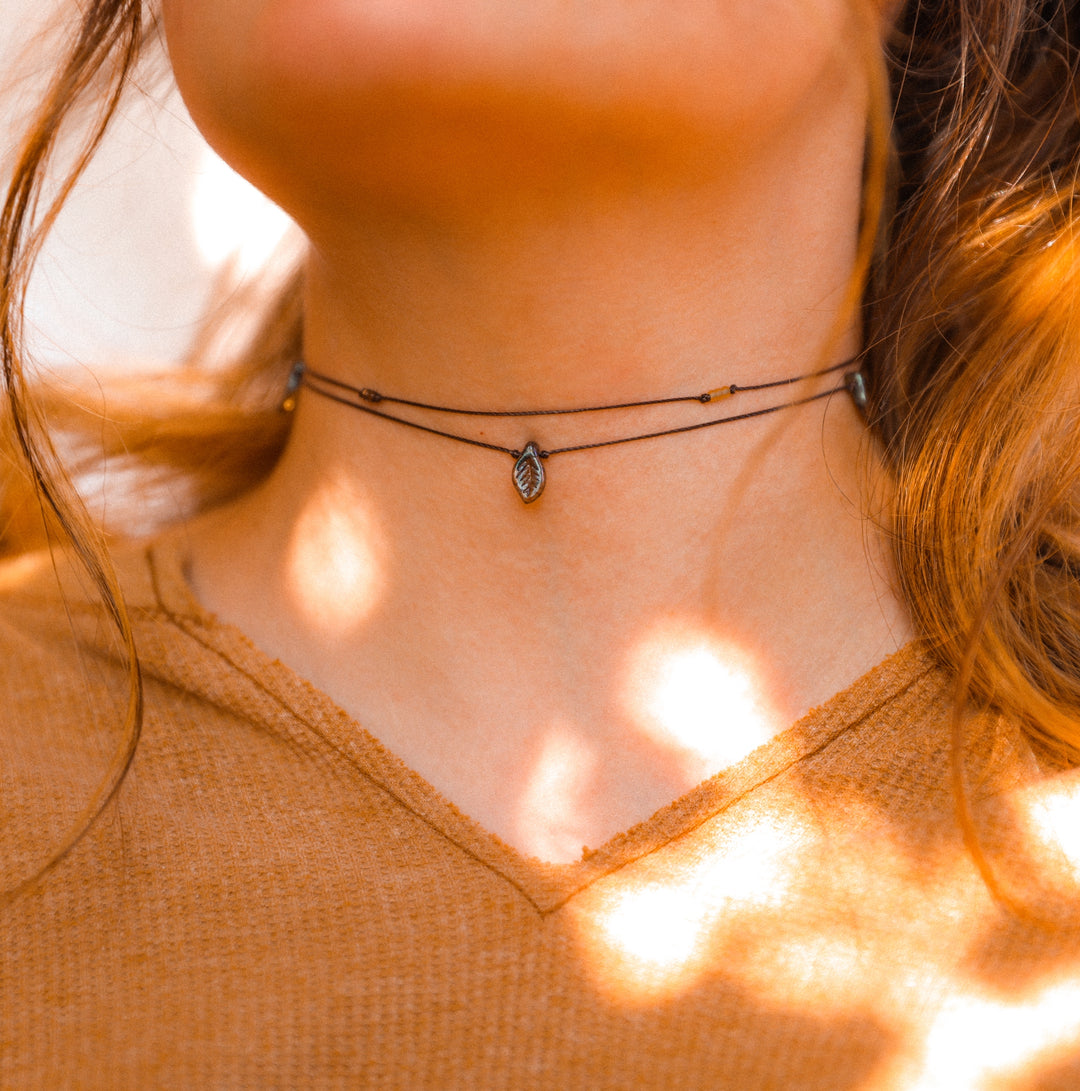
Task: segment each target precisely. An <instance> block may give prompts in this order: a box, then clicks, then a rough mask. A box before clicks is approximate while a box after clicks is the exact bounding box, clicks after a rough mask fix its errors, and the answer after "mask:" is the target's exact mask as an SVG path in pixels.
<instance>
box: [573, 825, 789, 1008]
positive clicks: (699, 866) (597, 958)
mask: <svg viewBox="0 0 1080 1091" xmlns="http://www.w3.org/2000/svg"><path fill="white" fill-rule="evenodd" d="M801 842H802V838H801V836H800V834H799V833H798V829H797V827H796V826H790V827H789V826H783V827H781V826H776V825H768V824H760V825H751V826H750V827H749V828H746V829H743V830H740V831H739V836H738V837H736V838H734V839H733V841H732V844H733V845H734V846H736V847H734V848H731V849H729V850H728V851H726V852H725V851H723V849H719V850H718V851H717V852H715V853H709V854H706V855H705V856H704V858H703V859H700V858H695V859H694V860H693V861H688V862H684V863H681V864H679V865H677V866H675V867H674V868H673V869H672V870H671V872H670V873H669V874H668V875H667V876H665V877H664V878H663V879H658V878H655V877H650V878H648V879H644V880H643V881H641V882H640V883H637V884H631V885H619V886H617V887H616V888H615V889H614V890H612V891H611V892H610V894H609V895H608V901H607V904H606V905H604V906H602V907H601V908H600V909H599V911H598V912H597V915H596V924H595V926H593V928H592V931H591V933H590V935H589V936H588V937H587V940H588V943H589V946H590V948H591V951H590V954H591V963H592V968H593V970H594V972H595V973H596V975H597V977H598V979H599V981H600V983H601V984H602V985H603V987H604V989H605V991H607V992H609V993H611V994H612V995H613V996H614V997H616V998H617V999H619V1000H621V1001H625V1002H630V1003H634V1002H647V1001H651V1000H654V999H657V998H661V997H664V996H670V995H673V994H675V993H678V992H681V991H684V990H686V989H689V988H691V987H692V986H693V985H694V983H695V982H696V981H697V980H699V979H700V978H701V976H702V975H704V974H707V973H710V972H712V971H714V970H715V968H716V958H715V949H716V945H717V943H719V942H721V941H722V940H723V938H724V937H725V936H726V935H727V933H728V932H729V931H730V929H731V927H733V926H738V924H739V922H741V923H742V924H745V921H746V915H747V914H754V913H758V912H761V911H763V910H764V909H766V908H768V907H769V906H771V905H775V904H778V903H780V902H782V901H783V900H784V899H785V897H786V896H787V894H788V891H789V888H790V885H791V881H792V879H793V878H794V876H795V874H796V872H797V870H798V868H799V866H800V865H799V852H798V847H799V845H800V844H801Z"/></svg>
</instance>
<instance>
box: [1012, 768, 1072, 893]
mask: <svg viewBox="0 0 1080 1091" xmlns="http://www.w3.org/2000/svg"><path fill="white" fill-rule="evenodd" d="M1025 811H1026V819H1027V823H1028V825H1029V827H1030V833H1031V835H1032V837H1033V838H1034V839H1035V840H1036V842H1039V843H1041V844H1042V845H1044V846H1045V847H1047V848H1052V849H1056V850H1057V852H1059V853H1061V855H1062V856H1064V857H1065V859H1066V861H1067V862H1068V864H1069V867H1070V868H1071V870H1072V875H1071V879H1072V881H1073V882H1074V883H1080V784H1072V783H1070V784H1068V785H1067V786H1062V785H1059V784H1055V783H1051V784H1049V785H1046V786H1044V788H1043V790H1042V791H1040V792H1038V793H1035V798H1034V799H1033V800H1032V801H1031V802H1030V803H1029V804H1028V805H1027V806H1026V808H1025Z"/></svg>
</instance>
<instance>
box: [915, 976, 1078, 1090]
mask: <svg viewBox="0 0 1080 1091" xmlns="http://www.w3.org/2000/svg"><path fill="white" fill-rule="evenodd" d="M1078 1035H1080V981H1077V980H1071V981H1066V982H1060V983H1058V984H1056V985H1052V986H1049V987H1047V988H1044V989H1042V990H1040V991H1039V992H1037V993H1036V994H1035V995H1034V996H1032V997H1030V998H1029V999H1027V1000H1024V1001H1020V1002H1011V1003H1010V1002H1002V1001H1000V1000H997V999H989V998H983V997H977V996H954V997H952V998H950V999H949V1000H948V1001H947V1002H946V1004H945V1005H944V1006H943V1007H942V1009H941V1011H940V1012H939V1013H938V1014H937V1016H936V1018H935V1019H934V1023H933V1026H932V1027H931V1030H930V1033H929V1034H928V1035H927V1038H926V1051H925V1055H924V1058H923V1064H922V1070H921V1072H920V1073H919V1074H918V1076H917V1077H916V1078H915V1079H913V1080H911V1081H910V1082H907V1081H905V1083H904V1087H905V1088H907V1089H909V1091H982V1089H984V1088H991V1087H999V1086H1005V1087H1008V1086H1013V1084H1012V1083H1011V1081H1012V1080H1013V1079H1023V1078H1024V1077H1028V1078H1030V1076H1031V1075H1032V1069H1033V1067H1034V1066H1035V1065H1039V1066H1043V1065H1053V1064H1054V1062H1055V1061H1057V1060H1059V1059H1064V1056H1065V1055H1066V1054H1067V1052H1068V1051H1070V1050H1075V1047H1076V1040H1077V1036H1078ZM1059 1053H1060V1054H1062V1056H1061V1057H1058V1056H1057V1054H1059ZM1021 1086H1025V1087H1026V1086H1029V1084H1028V1083H1027V1082H1026V1081H1025V1082H1023V1083H1022V1084H1021Z"/></svg>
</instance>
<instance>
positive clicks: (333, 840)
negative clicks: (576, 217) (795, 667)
mask: <svg viewBox="0 0 1080 1091" xmlns="http://www.w3.org/2000/svg"><path fill="white" fill-rule="evenodd" d="M178 552H179V551H178V549H177V547H176V545H175V544H172V543H171V542H170V540H169V539H165V540H163V541H162V542H159V543H158V544H156V545H155V546H153V547H151V548H149V549H143V548H138V549H132V550H129V551H128V554H127V556H126V558H122V570H123V580H124V582H125V584H126V587H127V595H128V600H129V603H130V606H131V608H132V611H133V614H134V619H135V628H136V635H137V639H138V644H139V649H140V653H141V657H142V662H143V669H144V673H145V679H146V702H147V703H146V719H145V728H144V731H143V735H142V739H141V741H140V743H139V746H138V750H137V753H136V757H135V760H134V763H133V765H132V767H131V770H130V772H129V774H128V775H127V777H126V779H125V780H124V781H123V785H122V788H121V790H120V793H119V795H118V797H117V799H116V800H115V801H114V802H113V803H112V804H110V805H109V806H108V807H107V808H106V810H105V812H104V813H103V814H102V816H101V817H100V819H99V820H98V821H97V822H96V823H95V824H94V825H93V826H92V828H91V829H90V831H89V833H88V835H87V836H86V837H85V838H84V839H83V840H82V841H81V842H80V843H79V845H78V846H77V848H76V849H75V850H74V851H73V852H72V853H71V854H70V856H69V857H67V858H66V859H65V860H64V861H63V862H62V863H61V864H60V865H59V866H58V867H56V868H55V869H54V870H53V871H52V872H50V873H49V874H48V875H47V876H46V877H45V878H44V879H43V880H42V881H41V882H39V883H38V884H37V885H35V886H33V887H32V888H31V889H29V890H28V891H26V892H25V893H23V894H22V895H21V896H20V897H19V898H18V899H17V900H15V901H14V903H12V904H7V905H5V906H3V907H2V908H0V1087H3V1088H5V1089H9V1088H23V1087H47V1088H68V1087H70V1088H109V1089H124V1088H139V1089H147V1088H157V1087H163V1088H264V1087H265V1088H271V1087H280V1088H336V1087H379V1088H409V1089H414V1088H415V1089H425V1088H439V1089H449V1088H512V1089H515V1091H526V1089H530V1088H545V1089H551V1088H588V1089H591V1091H600V1089H605V1088H708V1089H717V1091H724V1089H732V1091H736V1089H737V1091H757V1089H764V1088H777V1089H793V1091H811V1089H815V1088H820V1089H828V1091H845V1089H856V1088H857V1089H866V1091H871V1089H874V1091H877V1089H929V1088H940V1089H942V1091H964V1089H968V1088H983V1087H985V1088H988V1089H989V1088H993V1089H995V1091H1003V1089H1012V1088H1039V1089H1051V1088H1061V1089H1066V1088H1077V1087H1080V919H1078V914H1077V907H1078V906H1080V886H1078V879H1077V876H1078V869H1080V790H1078V789H1077V777H1076V775H1075V774H1073V773H1069V772H1055V771H1053V770H1049V769H1047V768H1044V767H1042V766H1040V764H1039V763H1038V762H1037V761H1036V759H1035V758H1034V756H1033V755H1032V753H1031V752H1030V750H1029V749H1028V748H1027V747H1026V745H1025V743H1024V741H1023V739H1022V737H1021V736H1020V734H1019V733H1018V732H1017V731H1016V730H1015V729H1014V728H1013V727H1012V726H1011V725H1010V724H1009V723H1006V722H1003V721H1002V720H1001V719H1000V718H999V717H995V716H990V715H985V716H983V717H982V718H980V719H977V720H974V721H972V723H971V724H970V725H969V727H968V731H967V743H966V748H965V749H966V754H965V760H964V774H965V778H966V781H967V784H968V786H969V791H970V797H971V799H972V801H973V816H974V820H975V824H976V827H977V829H978V832H979V838H980V843H981V845H982V847H983V851H984V852H985V854H986V858H987V861H988V864H989V865H990V867H991V868H992V870H993V872H994V873H995V875H996V876H997V879H998V882H999V883H1000V884H1001V886H1002V888H1003V889H1004V890H1005V891H1006V892H1007V893H1009V894H1010V895H1011V896H1013V897H1014V898H1015V899H1016V900H1017V901H1019V902H1020V903H1021V904H1022V905H1023V906H1024V907H1025V909H1024V912H1025V913H1026V914H1027V916H1025V915H1024V914H1023V913H1020V914H1017V913H1010V912H1008V911H1006V910H1005V909H1003V908H1001V906H1000V903H998V902H996V901H995V900H994V898H993V897H991V895H990V894H989V893H988V891H987V887H986V884H985V883H984V881H983V879H982V878H981V876H980V874H979V872H978V870H977V868H976V866H975V864H974V863H973V857H972V854H971V852H970V851H969V850H968V848H966V847H965V844H964V841H963V837H962V834H961V831H960V827H959V826H958V823H957V820H956V818H955V813H954V812H955V809H954V803H953V795H952V790H951V787H950V781H949V777H950V757H949V709H950V696H949V685H948V680H947V678H945V677H944V676H943V674H942V673H941V672H940V670H939V669H938V668H937V667H936V666H935V665H934V663H933V662H932V660H931V659H930V657H929V656H928V655H927V654H926V653H925V651H924V650H923V649H921V648H920V647H919V645H917V644H915V645H911V646H909V647H907V648H905V649H904V650H903V651H901V652H900V653H898V654H897V655H896V656H894V657H893V658H891V659H890V660H888V661H887V662H885V663H884V664H882V665H881V666H879V667H878V668H877V669H875V670H874V671H872V672H871V673H870V674H868V675H867V676H865V677H864V678H862V679H860V680H859V681H858V682H856V683H855V684H854V685H853V686H851V687H850V688H849V689H848V690H846V691H845V692H843V693H841V694H839V695H837V696H836V697H835V698H833V699H832V700H831V701H829V702H828V703H826V704H825V705H824V706H822V707H821V708H818V709H816V710H814V711H813V712H812V713H810V714H809V715H808V716H806V717H805V718H804V719H803V720H801V721H800V722H799V723H797V724H795V725H794V726H793V727H791V728H790V729H789V730H787V731H786V732H784V733H783V734H781V735H779V736H778V737H776V738H775V739H773V740H772V741H771V742H769V743H768V744H766V745H765V746H763V747H761V748H760V749H759V750H757V751H756V752H754V753H753V754H751V755H750V756H749V757H747V758H746V759H745V760H743V761H741V762H739V763H738V764H736V765H735V766H733V767H731V768H730V769H727V770H725V771H723V772H721V773H720V774H718V775H717V776H715V777H713V778H711V779H710V780H708V781H706V782H705V783H703V784H702V785H700V786H699V787H698V788H696V789H694V790H693V791H691V792H690V793H688V794H687V795H686V796H684V797H683V798H681V799H679V800H677V801H675V802H673V803H672V804H671V805H670V806H669V807H667V808H665V809H664V810H662V811H660V812H659V813H658V814H656V815H655V816H653V817H652V818H651V819H649V820H648V821H646V822H643V823H642V824H640V825H639V826H637V827H635V828H633V829H632V830H630V831H628V832H626V833H625V834H622V835H620V836H618V837H616V838H614V839H613V840H612V841H610V842H609V843H608V844H606V845H604V846H603V847H602V848H600V849H599V850H597V851H594V852H591V853H588V854H587V855H585V856H583V858H582V859H581V860H580V861H579V862H575V863H573V864H566V865H554V864H546V863H542V862H539V861H536V860H533V859H530V858H527V857H525V856H523V855H522V854H520V853H518V852H515V851H514V850H512V849H511V848H509V847H508V846H506V845H504V844H502V843H501V842H499V841H498V840H497V839H496V838H495V837H493V836H492V835H491V834H490V833H488V832H487V831H485V830H484V829H482V828H480V827H479V826H478V825H477V824H475V823H474V822H472V821H471V820H470V819H469V818H468V817H466V816H465V815H463V814H461V813H460V812H458V811H457V810H456V809H455V808H454V807H453V806H452V805H451V804H450V803H449V802H447V801H446V800H444V799H443V798H441V797H440V796H439V795H438V793H436V792H435V791H434V790H433V789H432V788H431V787H430V786H429V785H428V784H427V783H425V782H424V781H423V780H422V778H420V777H419V776H418V775H416V774H415V773H414V772H412V771H411V770H410V769H409V768H407V767H405V765H404V764H403V763H402V762H400V761H399V760H398V759H397V758H395V756H394V755H393V754H392V753H389V752H388V751H387V750H386V749H385V748H383V747H382V746H381V745H380V744H379V742H378V741H377V740H376V738H374V737H373V736H372V735H370V734H368V733H367V732H366V731H365V730H363V729H362V728H361V727H360V726H359V725H357V724H356V723H354V722H352V721H351V720H350V719H349V717H348V716H346V715H345V714H344V713H343V712H342V711H341V710H340V709H338V708H337V707H335V705H334V704H333V703H332V702H331V701H330V700H329V699H328V698H327V697H326V696H325V695H323V694H321V693H319V692H317V691H316V690H314V689H313V688H312V687H311V686H309V685H308V684H307V683H305V682H304V681H303V680H302V679H300V678H298V677H296V676H295V675H294V674H292V673H291V672H290V671H289V670H288V669H286V668H285V667H283V666H282V665H280V664H278V663H274V662H271V661H269V660H268V659H267V658H266V657H265V656H264V655H263V654H261V653H260V652H259V651H258V650H257V649H256V648H254V647H253V646H252V645H251V644H250V643H249V642H248V641H247V640H246V639H245V638H244V637H243V636H242V635H241V634H239V633H238V632H236V631H235V630H233V629H231V628H230V627H228V626H225V625H221V624H219V623H217V622H216V621H215V620H214V619H213V618H212V617H210V616H208V615H207V614H206V613H205V612H204V611H203V610H201V609H200V607H199V606H198V604H197V603H196V602H195V601H194V600H193V599H192V597H191V595H190V593H189V591H188V590H187V587H186V584H185V581H184V579H183V576H182V567H181V563H180V558H179V555H178ZM0 580H2V583H3V592H2V595H0V599H2V602H3V605H2V607H0V679H2V683H0V684H2V686H3V689H2V693H3V705H2V708H0V727H2V733H0V763H2V764H0V865H2V878H3V882H4V885H5V888H8V887H11V886H13V885H14V884H16V883H18V882H19V880H20V879H23V878H25V877H26V876H27V875H32V874H33V873H34V872H35V871H36V869H38V868H39V867H40V865H41V864H42V862H43V861H44V859H45V858H46V857H47V855H48V853H49V852H50V849H51V848H52V847H54V846H55V845H56V844H57V843H58V842H59V840H60V839H61V838H62V837H63V836H64V834H65V832H66V831H67V830H68V829H69V828H70V826H71V824H72V822H73V821H75V819H76V818H77V816H78V814H79V813H80V811H81V810H82V809H83V808H84V807H85V806H86V804H87V802H88V801H89V800H90V798H91V797H92V795H93V793H94V792H95V791H96V790H98V789H99V787H100V785H101V783H102V781H103V779H104V777H105V774H106V771H107V769H108V768H109V763H110V762H111V761H112V759H113V757H114V755H115V753H116V750H117V747H118V746H119V745H120V743H121V726H122V724H123V720H124V709H125V701H126V693H125V688H124V677H123V673H122V664H121V661H120V660H119V659H118V658H117V657H116V655H115V652H114V647H113V645H114V641H113V637H112V635H111V632H110V627H109V624H108V623H107V620H106V618H105V616H104V613H103V611H102V609H101V607H100V606H99V605H96V604H95V602H94V600H93V596H90V595H86V594H83V593H82V592H80V590H79V588H78V587H76V586H75V585H74V583H73V582H72V581H71V580H67V583H68V586H67V591H66V596H65V598H66V605H65V598H62V597H61V596H60V594H59V593H58V591H57V590H56V577H55V574H54V572H53V570H52V567H51V566H50V564H49V563H48V562H41V561H32V560H31V561H25V560H24V561H20V562H17V563H15V564H13V565H11V566H9V567H8V568H7V569H6V570H4V571H3V572H2V574H0Z"/></svg>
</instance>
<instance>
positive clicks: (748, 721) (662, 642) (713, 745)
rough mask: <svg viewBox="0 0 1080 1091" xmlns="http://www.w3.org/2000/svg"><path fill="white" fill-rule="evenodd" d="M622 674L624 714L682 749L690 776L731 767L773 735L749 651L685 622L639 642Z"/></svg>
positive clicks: (771, 717)
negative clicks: (625, 670) (624, 698)
mask: <svg viewBox="0 0 1080 1091" xmlns="http://www.w3.org/2000/svg"><path fill="white" fill-rule="evenodd" d="M627 678H628V682H627V685H626V692H627V695H628V696H627V705H628V711H629V713H630V715H631V716H632V717H633V718H634V720H635V722H636V723H638V724H639V725H640V727H641V729H642V731H643V732H644V733H645V734H646V735H647V736H648V737H649V738H651V739H653V740H655V741H656V742H658V743H659V744H660V745H662V746H664V747H665V748H675V749H677V750H678V751H679V752H680V753H681V761H682V766H683V770H684V772H685V773H686V774H687V775H689V776H691V777H692V778H693V779H696V780H704V779H705V778H706V777H708V776H710V775H712V774H713V773H715V772H718V771H719V770H721V769H725V768H727V767H728V766H730V765H734V764H735V763H736V762H738V761H740V760H741V759H742V758H744V757H746V756H747V755H748V754H749V753H751V752H752V751H753V750H756V749H757V748H758V747H759V746H761V745H762V744H763V743H765V742H768V740H769V739H770V738H772V736H773V735H774V734H775V733H776V724H777V722H778V717H777V715H776V713H775V712H774V711H773V710H772V709H771V708H770V707H769V706H768V704H767V703H766V702H765V700H764V698H763V696H762V688H763V687H762V684H761V680H760V677H759V672H758V670H757V669H756V667H755V665H754V663H753V661H752V659H751V658H750V656H748V655H747V654H746V653H745V652H744V651H743V650H742V649H740V648H738V647H736V646H735V645H733V644H729V643H725V642H723V641H720V640H717V639H716V638H714V637H712V636H709V635H708V634H705V633H703V632H701V631H700V630H698V629H695V628H693V627H691V626H689V625H684V626H679V627H672V626H665V627H662V628H660V629H658V630H657V631H655V632H654V633H652V634H651V635H650V636H649V637H648V638H647V639H645V640H644V641H642V642H641V643H640V644H639V645H638V647H637V649H636V651H635V654H634V656H633V657H632V662H631V665H630V670H629V672H628V675H627Z"/></svg>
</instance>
